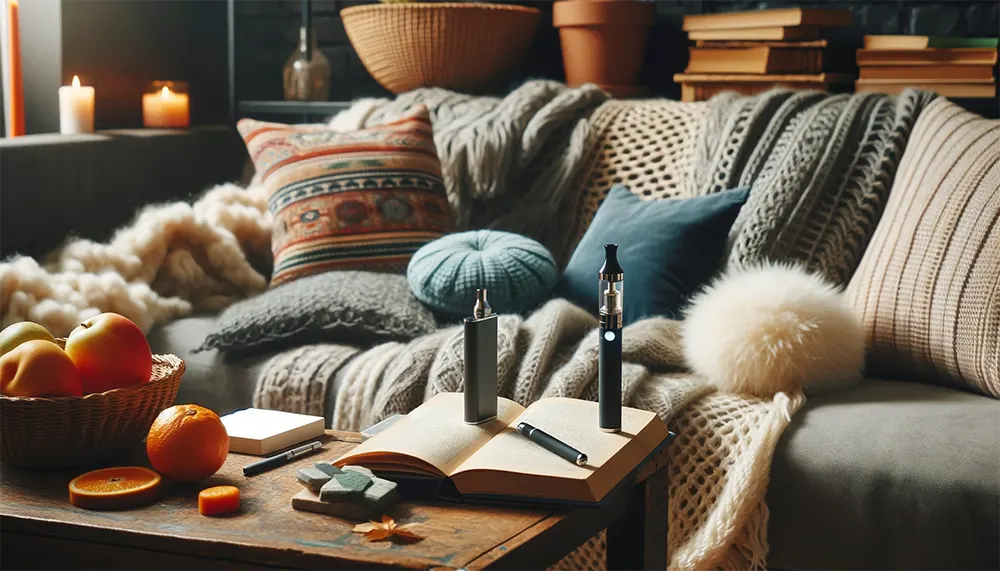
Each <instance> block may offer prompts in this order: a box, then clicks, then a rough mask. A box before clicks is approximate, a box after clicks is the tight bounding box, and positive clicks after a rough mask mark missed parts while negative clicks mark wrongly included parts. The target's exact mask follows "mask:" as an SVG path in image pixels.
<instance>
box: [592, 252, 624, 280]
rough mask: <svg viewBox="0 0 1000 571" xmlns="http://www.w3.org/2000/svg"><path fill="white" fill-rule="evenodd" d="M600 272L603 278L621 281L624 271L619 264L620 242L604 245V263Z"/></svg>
mask: <svg viewBox="0 0 1000 571" xmlns="http://www.w3.org/2000/svg"><path fill="white" fill-rule="evenodd" d="M598 273H599V276H600V278H601V279H602V280H603V279H606V280H608V281H615V282H617V281H621V279H622V275H623V274H624V272H623V271H622V267H621V265H619V264H618V244H605V245H604V265H603V266H601V271H600V272H598Z"/></svg>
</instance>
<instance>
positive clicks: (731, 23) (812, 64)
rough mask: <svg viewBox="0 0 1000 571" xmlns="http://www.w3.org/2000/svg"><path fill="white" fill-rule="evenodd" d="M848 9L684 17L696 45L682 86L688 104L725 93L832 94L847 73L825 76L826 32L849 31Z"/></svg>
mask: <svg viewBox="0 0 1000 571" xmlns="http://www.w3.org/2000/svg"><path fill="white" fill-rule="evenodd" d="M850 23H851V13H850V12H848V11H846V10H814V9H805V8H780V9H774V10H757V11H753V12H727V13H720V14H698V15H692V16H685V17H684V31H686V32H687V33H688V39H690V40H694V41H695V42H696V43H695V45H694V46H693V47H691V48H690V58H689V60H688V66H687V69H686V70H685V72H684V73H679V74H676V75H674V81H676V82H678V83H680V84H681V100H682V101H703V100H705V99H708V98H710V97H712V96H713V95H715V94H716V93H718V92H720V91H737V92H740V93H744V94H748V95H750V94H754V93H760V92H762V91H766V90H768V89H770V88H772V87H775V86H779V85H781V86H787V87H793V88H802V89H820V90H824V91H828V90H829V89H830V86H831V84H835V83H845V82H846V83H848V84H849V82H850V80H851V77H849V76H848V75H846V74H833V73H824V72H823V69H824V68H823V52H824V51H825V50H826V48H827V40H826V39H823V37H822V33H821V29H822V28H825V27H832V26H849V25H850Z"/></svg>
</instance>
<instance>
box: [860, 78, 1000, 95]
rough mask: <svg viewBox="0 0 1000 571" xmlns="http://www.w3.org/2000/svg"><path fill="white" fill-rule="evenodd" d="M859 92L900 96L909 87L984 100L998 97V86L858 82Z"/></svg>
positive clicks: (939, 93) (969, 83)
mask: <svg viewBox="0 0 1000 571" xmlns="http://www.w3.org/2000/svg"><path fill="white" fill-rule="evenodd" d="M854 85H855V89H856V90H857V91H876V92H879V93H887V94H889V95H898V94H900V93H902V91H903V90H904V89H906V88H908V87H914V88H919V89H923V90H925V91H933V92H934V93H937V94H938V95H941V96H942V97H953V98H969V99H983V98H991V97H993V96H995V95H996V92H997V85H996V83H995V82H993V81H990V80H985V81H982V80H981V81H976V82H972V81H970V82H963V83H955V82H953V83H943V82H926V81H886V80H871V79H869V80H860V79H859V80H858V81H856V82H855V84H854Z"/></svg>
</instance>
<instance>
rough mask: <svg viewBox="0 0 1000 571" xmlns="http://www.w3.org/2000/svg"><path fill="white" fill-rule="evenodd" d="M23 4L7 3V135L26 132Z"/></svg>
mask: <svg viewBox="0 0 1000 571" xmlns="http://www.w3.org/2000/svg"><path fill="white" fill-rule="evenodd" d="M20 9H21V6H20V4H18V1H17V0H10V1H9V2H8V3H7V53H8V56H9V58H10V59H9V61H8V62H7V68H8V73H9V75H8V77H7V80H8V84H7V86H8V89H10V100H9V101H10V106H9V115H8V116H7V135H8V136H10V137H17V136H19V135H23V134H24V79H23V78H22V75H21V24H20Z"/></svg>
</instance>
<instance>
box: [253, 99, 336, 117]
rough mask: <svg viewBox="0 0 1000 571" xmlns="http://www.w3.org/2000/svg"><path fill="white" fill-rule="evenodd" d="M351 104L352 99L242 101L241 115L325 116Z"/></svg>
mask: <svg viewBox="0 0 1000 571" xmlns="http://www.w3.org/2000/svg"><path fill="white" fill-rule="evenodd" d="M350 106H351V102H350V101H240V102H239V110H240V114H241V115H249V114H255V115H309V116H324V115H333V114H335V113H339V112H340V111H343V110H344V109H347V108H348V107H350Z"/></svg>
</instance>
